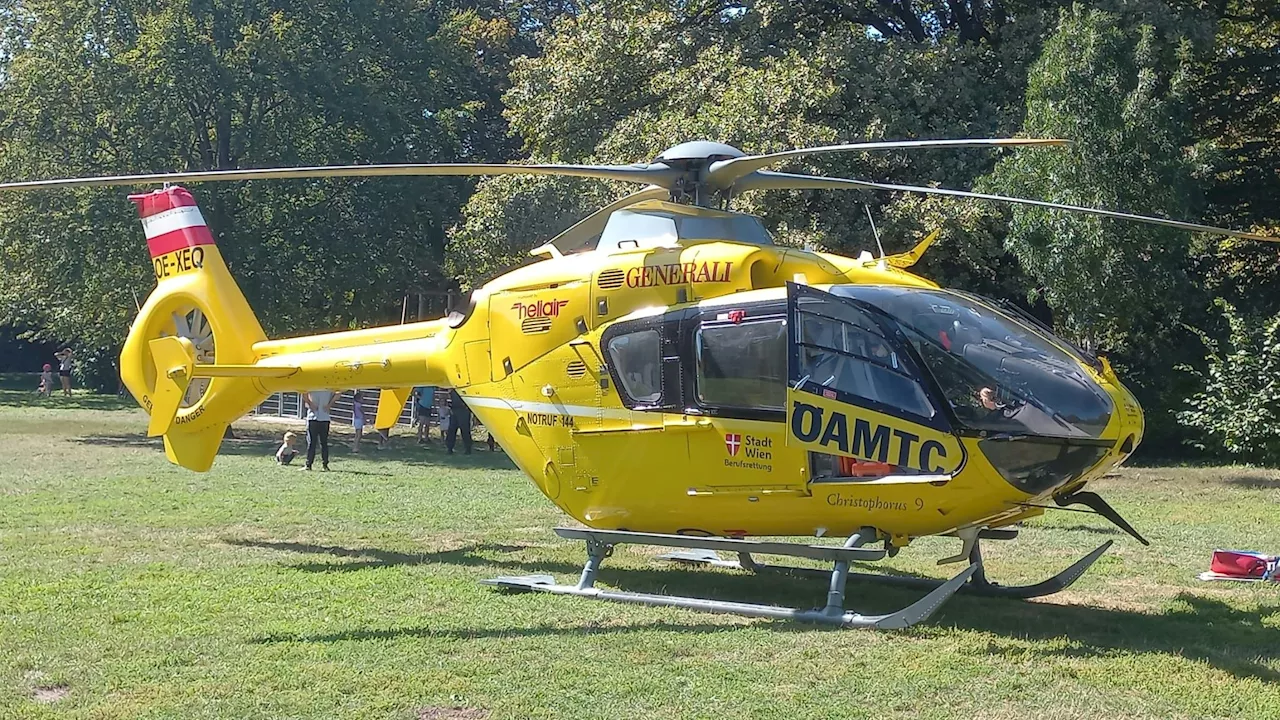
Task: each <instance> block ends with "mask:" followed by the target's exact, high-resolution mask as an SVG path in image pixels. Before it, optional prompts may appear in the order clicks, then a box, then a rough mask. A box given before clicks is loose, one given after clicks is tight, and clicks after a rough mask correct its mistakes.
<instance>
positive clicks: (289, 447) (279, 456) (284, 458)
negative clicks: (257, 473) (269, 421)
mask: <svg viewBox="0 0 1280 720" xmlns="http://www.w3.org/2000/svg"><path fill="white" fill-rule="evenodd" d="M296 437H298V436H297V435H295V434H293V433H292V432H287V433H285V434H284V442H283V443H281V444H280V449H279V450H276V464H277V465H288V464H289V463H291V462H293V459H294V458H295V457H297V456H298V451H297V450H294V449H293V439H294V438H296Z"/></svg>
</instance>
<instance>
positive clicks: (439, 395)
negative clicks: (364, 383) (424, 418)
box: [249, 388, 448, 425]
mask: <svg viewBox="0 0 1280 720" xmlns="http://www.w3.org/2000/svg"><path fill="white" fill-rule="evenodd" d="M360 396H361V397H360V407H361V408H362V409H363V410H364V416H365V421H366V422H369V423H372V422H373V418H374V416H375V415H377V413H378V397H379V391H378V390H377V389H374V388H371V389H368V390H362V391H361V393H360ZM447 397H448V391H447V390H440V389H437V390H436V393H435V398H434V401H435V403H434V406H433V407H432V409H431V419H432V420H433V421H434V420H436V419H437V417H438V413H437V411H436V408H438V407H439V406H440V405H442V404H443V403H444V402H445V398H447ZM354 408H355V394H354V393H351V392H344V393H342V394H341V395H339V396H338V400H337V402H335V403H334V404H333V409H332V410H330V411H329V415H330V416H331V417H332V418H333V421H334V422H338V423H346V424H348V425H350V424H351V415H352V412H353V410H354ZM418 411H419V408H418V404H417V402H416V399H415V398H413V397H410V398H409V400H408V401H407V402H406V403H405V404H404V407H403V408H401V409H400V418H399V419H398V420H397V421H396V424H398V425H412V424H413V423H414V422H416V421H417V419H418ZM249 415H250V416H255V417H279V418H297V419H299V420H301V419H302V418H305V417H306V416H307V409H306V406H305V405H304V404H303V403H302V396H301V395H300V394H299V393H296V392H282V393H276V394H275V395H272V396H271V397H269V398H267V399H266V400H264V401H263V402H262V403H261V404H260V405H258V407H256V408H254V409H253V410H250V411H249Z"/></svg>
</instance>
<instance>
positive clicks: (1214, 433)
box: [1178, 298, 1280, 464]
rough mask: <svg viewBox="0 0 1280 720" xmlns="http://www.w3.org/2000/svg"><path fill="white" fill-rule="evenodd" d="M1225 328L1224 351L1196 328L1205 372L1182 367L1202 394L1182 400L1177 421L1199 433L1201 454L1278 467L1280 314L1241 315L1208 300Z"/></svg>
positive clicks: (1233, 308)
mask: <svg viewBox="0 0 1280 720" xmlns="http://www.w3.org/2000/svg"><path fill="white" fill-rule="evenodd" d="M1214 302H1215V304H1216V305H1217V306H1218V307H1219V308H1220V309H1221V311H1222V314H1223V317H1224V318H1225V320H1226V321H1227V326H1228V328H1229V333H1228V338H1227V343H1226V348H1225V349H1224V348H1222V347H1220V346H1219V344H1218V342H1216V341H1215V340H1213V339H1212V338H1210V337H1209V336H1208V335H1207V334H1205V333H1204V332H1202V331H1199V330H1196V331H1195V332H1196V334H1197V335H1198V336H1199V337H1200V341H1201V342H1202V343H1204V346H1205V349H1206V350H1207V351H1208V354H1207V355H1206V356H1205V362H1206V366H1205V369H1203V370H1200V369H1197V368H1191V367H1189V366H1186V365H1182V366H1179V368H1178V369H1179V370H1182V371H1184V372H1188V373H1190V374H1192V375H1193V376H1195V377H1196V378H1197V379H1198V380H1199V381H1200V382H1201V386H1202V388H1203V389H1202V390H1201V391H1200V392H1198V393H1196V394H1195V395H1193V396H1191V397H1190V398H1188V399H1187V401H1186V404H1187V406H1188V408H1189V409H1187V410H1184V411H1182V412H1179V413H1178V421H1179V422H1181V423H1182V424H1183V425H1186V426H1188V427H1191V428H1195V429H1197V430H1199V431H1200V432H1201V433H1202V434H1203V437H1204V440H1203V441H1201V442H1197V443H1194V444H1195V446H1196V447H1198V448H1200V449H1202V450H1217V451H1223V452H1225V453H1226V454H1227V455H1230V456H1232V457H1233V458H1235V459H1237V460H1242V461H1245V462H1258V463H1266V464H1276V463H1280V314H1277V315H1275V316H1274V317H1271V318H1269V319H1264V318H1251V317H1244V316H1241V315H1240V314H1239V313H1238V312H1237V311H1236V309H1235V307H1233V306H1232V305H1231V304H1230V303H1228V302H1227V301H1225V300H1223V299H1221V298H1219V299H1217V300H1215V301H1214Z"/></svg>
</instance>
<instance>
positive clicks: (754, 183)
mask: <svg viewBox="0 0 1280 720" xmlns="http://www.w3.org/2000/svg"><path fill="white" fill-rule="evenodd" d="M735 189H736V190H737V191H738V192H745V191H747V190H893V191H896V192H913V193H921V194H924V195H945V196H947V197H959V198H973V199H977V200H995V201H996V202H1007V203H1014V204H1017V205H1030V206H1032V207H1041V208H1049V209H1051V210H1069V211H1071V212H1079V213H1086V214H1088V215H1097V216H1099V217H1106V218H1114V219H1116V220H1132V221H1135V222H1142V223H1149V224H1151V225H1163V226H1164V227H1171V228H1177V229H1179V230H1190V231H1192V232H1206V233H1213V234H1215V235H1228V236H1230V237H1238V238H1245V239H1248V240H1262V241H1265V242H1280V237H1269V236H1267V235H1258V234H1257V233H1250V232H1244V231H1242V230H1228V229H1227V228H1220V227H1213V226H1211V225H1200V224H1199V223H1189V222H1182V221H1181V220H1168V219H1166V218H1160V217H1152V216H1150V215H1134V214H1133V213H1126V212H1117V211H1115V210H1100V209H1098V208H1090V207H1081V206H1079V205H1064V204H1062V203H1054V202H1045V201H1044V200H1028V199H1026V198H1018V197H1009V196H1007V195H989V194H986V193H977V192H968V191H965V190H950V189H947V188H931V187H920V186H916V185H893V184H890V183H877V182H867V181H865V180H849V179H846V178H826V177H817V176H814V175H793V174H791V173H779V172H770V171H768V170H758V171H756V172H754V173H752V174H750V175H748V176H746V177H744V178H742V179H741V180H739V181H738V183H737V184H736V185H735Z"/></svg>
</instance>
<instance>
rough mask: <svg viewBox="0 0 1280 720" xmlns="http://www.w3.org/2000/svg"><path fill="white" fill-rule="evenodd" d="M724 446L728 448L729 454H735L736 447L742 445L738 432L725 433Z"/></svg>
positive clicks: (736, 451) (736, 452)
mask: <svg viewBox="0 0 1280 720" xmlns="http://www.w3.org/2000/svg"><path fill="white" fill-rule="evenodd" d="M724 446H725V448H726V449H728V450H729V454H730V455H737V454H738V448H740V447H742V435H741V434H740V433H725V434H724Z"/></svg>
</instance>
